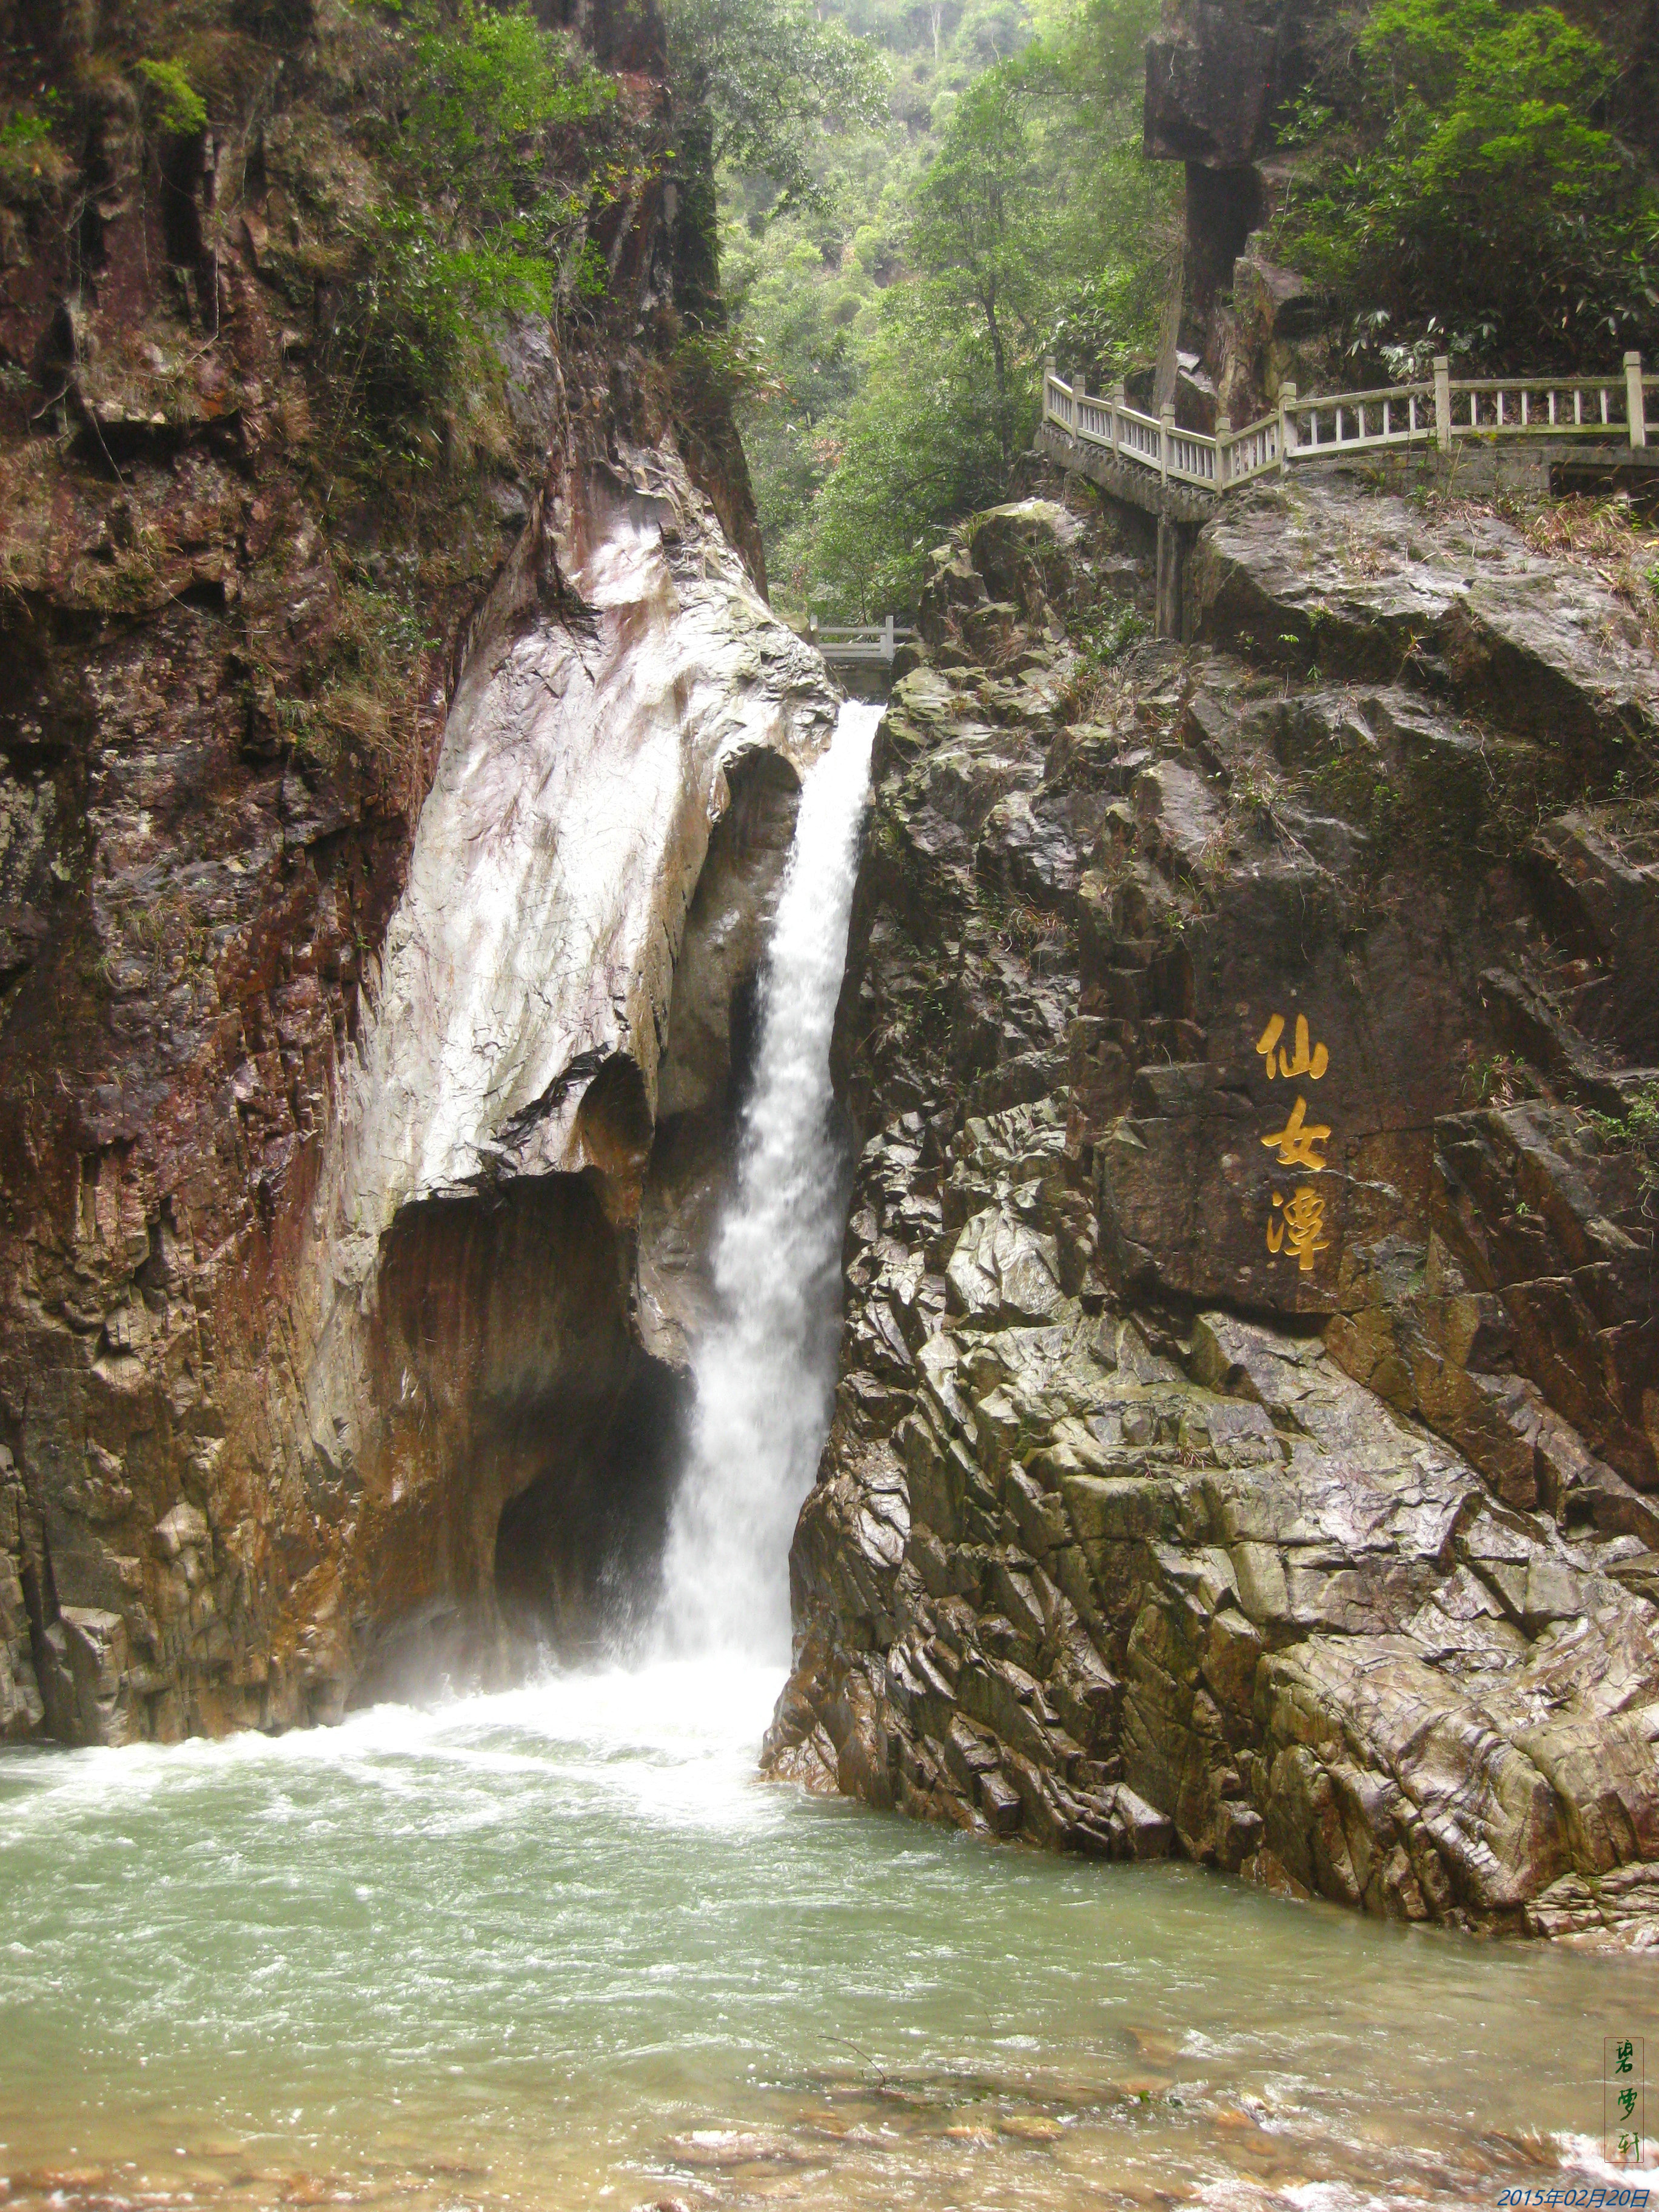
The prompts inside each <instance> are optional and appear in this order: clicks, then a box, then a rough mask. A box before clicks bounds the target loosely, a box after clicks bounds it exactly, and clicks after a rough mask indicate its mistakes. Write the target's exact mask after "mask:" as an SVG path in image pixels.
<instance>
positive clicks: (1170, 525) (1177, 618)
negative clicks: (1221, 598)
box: [1156, 514, 1188, 638]
mask: <svg viewBox="0 0 1659 2212" xmlns="http://www.w3.org/2000/svg"><path fill="white" fill-rule="evenodd" d="M1187 536H1188V533H1187V532H1186V530H1185V528H1184V527H1183V526H1182V524H1180V523H1179V522H1172V521H1171V520H1170V517H1169V516H1168V515H1167V514H1160V515H1159V516H1158V610H1157V619H1156V629H1157V632H1158V636H1159V637H1173V638H1179V637H1180V635H1181V631H1182V602H1183V597H1184V592H1183V586H1184V585H1185V582H1186V569H1187Z"/></svg>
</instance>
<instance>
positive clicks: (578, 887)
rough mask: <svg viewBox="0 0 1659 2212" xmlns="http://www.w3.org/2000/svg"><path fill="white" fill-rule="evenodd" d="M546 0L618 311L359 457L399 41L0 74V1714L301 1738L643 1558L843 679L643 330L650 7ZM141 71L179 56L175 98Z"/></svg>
mask: <svg viewBox="0 0 1659 2212" xmlns="http://www.w3.org/2000/svg"><path fill="white" fill-rule="evenodd" d="M576 12H577V15H579V17H580V24H581V27H582V28H583V31H584V34H585V35H586V37H587V39H588V41H589V44H590V46H591V48H592V52H594V54H595V55H596V56H597V57H598V58H599V60H600V61H601V63H603V64H605V65H606V66H609V67H611V68H612V69H613V70H616V71H617V73H618V74H617V82H616V84H615V88H614V89H615V93H616V98H615V100H614V101H607V102H605V103H603V105H602V112H601V114H600V118H599V125H602V126H603V128H604V130H605V131H608V132H610V133H611V134H612V136H611V139H610V140H609V141H608V142H607V143H610V144H611V146H612V148H613V150H615V151H616V152H617V154H618V155H619V156H621V155H626V157H627V159H628V161H629V162H630V163H634V164H635V167H637V171H638V174H639V179H640V181H639V182H638V184H637V185H636V187H635V189H632V190H630V191H629V192H628V193H626V194H623V195H620V196H617V197H615V198H614V199H611V198H607V197H605V196H600V197H601V199H602V200H603V202H604V204H596V205H595V206H594V209H593V210H592V216H593V224H594V228H593V234H592V239H591V240H590V245H591V246H592V248H593V249H594V250H596V251H597V252H599V254H600V255H601V256H602V257H603V259H604V263H605V269H606V271H607V280H608V292H607V296H606V299H605V302H604V303H603V305H600V304H598V303H591V304H590V307H588V308H586V309H585V310H584V313H583V314H582V315H581V316H580V317H579V318H576V319H574V321H572V320H567V321H566V323H565V324H564V325H563V326H562V330H561V331H560V332H559V333H558V337H557V342H556V341H555V335H554V333H553V331H551V330H550V328H549V327H548V326H547V325H539V326H538V325H536V324H535V323H533V322H531V321H525V322H523V323H520V325H517V326H515V327H514V328H513V330H512V331H510V332H507V333H504V334H502V336H501V342H500V349H499V359H498V360H497V361H496V362H493V363H492V362H480V363H479V364H478V368H477V375H476V377H475V376H474V375H473V374H471V371H469V373H468V376H467V379H466V383H467V384H468V386H473V385H476V386H477V387H478V388H477V389H468V390H465V391H461V390H459V389H458V390H454V391H451V392H449V393H448V394H447V401H448V403H453V404H446V406H445V408H444V410H443V412H442V415H441V419H426V417H425V416H422V415H421V413H420V409H419V406H418V404H416V403H415V402H413V401H411V403H410V405H411V410H412V411H411V414H410V418H409V419H407V420H405V419H404V418H402V417H401V416H400V417H399V418H398V421H397V422H395V423H394V424H392V425H391V426H390V427H389V426H388V422H387V421H386V418H385V407H384V405H382V407H381V409H380V412H379V413H376V412H375V410H374V409H373V408H369V409H368V410H365V409H364V407H363V404H362V401H363V392H362V387H361V386H359V384H358V382H357V370H358V368H361V366H362V363H361V360H360V359H359V358H358V352H359V349H358V348H357V346H356V343H355V341H354V343H353V344H352V345H351V346H349V347H347V346H345V345H344V344H343V340H342V338H341V327H342V325H341V316H342V313H343V306H342V303H343V301H346V300H347V298H348V295H349V293H350V287H351V285H352V283H355V282H356V278H357V277H358V276H361V275H362V271H363V266H364V264H363V258H362V257H363V254H364V252H365V251H366V250H367V248H366V245H365V241H366V240H372V239H373V238H374V236H376V235H377V234H378V233H377V231H376V225H375V222H374V212H375V210H383V209H384V207H385V206H386V191H387V179H386V176H384V175H382V174H380V173H378V172H377V170H376V168H375V166H374V158H372V156H373V150H374V149H373V148H372V146H369V145H368V138H367V137H365V136H364V135H363V134H362V133H360V132H357V131H354V129H353V127H352V126H353V125H354V123H355V122H356V121H357V120H358V119H360V117H359V110H360V108H361V105H362V83H363V81H364V79H363V72H364V71H365V70H374V69H376V68H378V67H380V64H382V63H384V62H385V60H386V49H387V46H388V42H391V43H392V44H395V43H396V40H397V37H398V35H399V34H398V33H396V28H395V25H394V24H393V23H392V20H391V19H390V18H386V19H385V20H382V19H381V18H380V17H376V18H374V20H373V21H371V20H370V18H369V16H368V15H366V14H365V12H364V11H363V10H362V9H356V8H351V7H336V6H333V5H329V6H325V7H321V8H319V9H312V8H310V7H308V6H307V7H300V8H295V9H276V10H265V11H264V12H263V14H262V15H261V17H260V22H259V26H258V33H259V35H258V39H257V40H256V39H255V38H253V37H252V35H251V34H250V31H249V25H248V23H247V22H245V21H244V20H243V18H244V16H245V14H246V11H245V10H240V9H229V8H224V9H220V8H218V7H211V8H210V9H208V10H207V11H206V14H204V13H203V11H201V10H199V9H198V10H196V11H194V13H191V14H190V15H189V20H188V21H186V20H185V15H183V14H180V13H179V12H178V11H168V10H165V9H163V10H161V11H150V13H149V14H147V15H146V16H145V18H144V21H143V23H142V24H141V23H139V22H137V19H136V18H135V19H132V20H131V21H129V19H128V18H127V17H126V16H123V15H118V13H112V11H109V10H104V11H101V12H100V11H99V10H96V9H93V10H85V9H81V10H70V13H69V14H68V15H65V16H64V18H63V20H62V21H61V22H54V23H47V22H46V19H45V17H44V16H40V11H38V10H36V11H33V14H30V13H28V11H26V14H25V18H24V19H23V20H22V21H21V22H20V25H19V34H18V35H19V43H18V45H17V47H16V51H15V52H13V51H11V50H10V49H8V52H7V53H6V54H5V55H3V56H0V76H3V77H4V78H5V82H6V84H7V85H8V86H9V88H11V89H13V90H14V91H18V90H20V89H25V88H26V89H27V94H28V95H29V96H30V97H31V98H33V97H34V96H36V95H37V94H39V92H40V88H41V87H42V86H43V85H46V86H49V87H52V88H53V93H52V100H51V101H48V102H46V103H44V104H43V107H44V110H45V111H46V112H50V113H52V115H54V116H56V117H58V120H59V123H60V124H61V126H62V127H61V128H58V127H56V126H55V127H54V131H53V132H52V134H50V136H49V140H43V141H42V142H41V144H40V149H39V160H38V161H37V162H36V163H35V165H34V168H33V182H31V181H30V180H29V176H28V171H27V164H26V165H25V166H24V167H23V168H21V169H20V168H19V167H18V165H17V164H16V163H14V164H12V166H11V167H9V168H8V169H7V171H6V174H5V177H4V179H0V186H3V190H0V199H4V201H5V204H3V205H0V272H3V276H4V283H3V285H0V368H3V370H4V374H3V376H0V577H3V581H4V586H5V588H4V591H3V592H0V662H3V665H4V669H5V673H6V678H7V681H6V683H5V684H4V685H3V686H0V1036H3V1041H4V1050H3V1053H0V1737H5V1738H14V1737H27V1736H33V1735H43V1734H44V1735H51V1736H53V1737H56V1738H58V1739H60V1740H64V1741H98V1742H116V1741H125V1740H127V1739H130V1738H136V1737H147V1736H154V1737H160V1738H164V1739H170V1738H173V1737H175V1736H177V1735H180V1734H181V1733H184V1732H186V1731H191V1730H207V1731H213V1732H216V1731H219V1730H222V1729H228V1728H232V1727H236V1726H247V1725H258V1726H261V1727H267V1728H274V1727H279V1726H285V1725H289V1724H291V1723H298V1722H303V1721H307V1720H310V1719H314V1718H319V1717H329V1716H331V1715H334V1714H337V1712H338V1711H340V1710H341V1708H342V1706H343V1703H344V1702H345V1700H346V1699H347V1698H348V1697H349V1695H351V1694H354V1693H356V1694H360V1695H362V1694H368V1693H369V1692H372V1691H373V1689H374V1687H375V1686H377V1685H380V1686H386V1685H390V1684H398V1683H407V1682H410V1681H411V1680H420V1681H423V1682H429V1681H430V1680H432V1678H433V1673H434V1670H435V1668H452V1669H453V1668H459V1667H461V1666H465V1667H467V1668H471V1669H473V1670H475V1671H476V1670H477V1668H480V1667H487V1666H489V1665H490V1664H493V1663H495V1658H496V1656H497V1655H498V1653H499V1651H500V1649H501V1639H502V1633H503V1630H504V1626H505V1624H506V1623H507V1620H509V1619H516V1620H520V1622H522V1623H526V1624H528V1625H529V1626H532V1627H533V1628H534V1629H535V1631H536V1632H538V1633H539V1634H544V1635H546V1634H551V1635H554V1636H557V1637H560V1638H563V1639H564V1640H566V1641H567V1642H569V1643H579V1642H580V1640H581V1639H582V1638H585V1637H586V1636H587V1635H590V1634H591V1633H592V1631H593V1628H594V1626H595V1624H596V1621H597V1620H598V1619H599V1615H600V1613H602V1612H603V1611H604V1610H605V1607H607V1606H610V1605H611V1604H612V1603H613V1602H623V1601H625V1597H626V1593H627V1590H628V1589H629V1586H630V1584H631V1583H632V1582H633V1580H634V1579H635V1577H636V1575H637V1573H638V1572H640V1571H644V1570H645V1568H646V1566H647V1565H648V1561H649V1559H650V1556H651V1553H652V1548H653V1535H652V1530H653V1521H659V1519H660V1516H661V1512H662V1510H663V1494H664V1490H665V1483H666V1480H667V1474H666V1469H667V1467H668V1464H669V1462H670V1459H671V1452H672V1449H673V1439H674V1435H675V1425H676V1422H677V1419H678V1408H679V1406H680V1402H681V1401H682V1399H683V1396H684V1385H683V1383H682V1381H681V1379H680V1378H681V1375H682V1372H683V1370H684V1360H685V1329H686V1326H687V1325H688V1323H690V1325H692V1326H695V1322H696V1313H697V1311H698V1310H699V1302H700V1299H701V1297H702V1284H701V1275H702V1255H703V1253H704V1251H705V1249H706V1238H705V1237H704V1234H703V1226H702V1225H703V1223H704V1221H705V1219H706V1216H707V1213H708V1208H709V1206H711V1205H712V1204H713V1202H714V1197H715V1195H716V1194H717V1192H718V1189H719V1187H720V1177H721V1176H722V1174H723V1173H724V1169H725V1164H726V1157H727V1152H728V1149H729V1147H728V1145H727V1138H728V1134H729V1123H730V1105H731V1097H732V1090H733V1085H734V1082H738V1083H740V1081H741V1078H742V1068H743V1054H744V1049H745V1046H744V1035H745V1031H744V1022H745V1018H746V1017H745V1014H744V1008H745V1006H747V1004H748V997H749V990H750V985H749V978H750V976H751V975H752V973H753V970H754V969H755V967H756V965H757V962H758V957H759V954H758V945H759V942H760V940H761V939H762V938H763V933H764V929H765V925H766V915H767V912H768V910H769V899H770V896H771V894H772V890H773V887H774V886H775V881H776V878H777V875H778V873H779V871H780V870H781V865H782V859H783V855H784V854H785V853H786V852H787V844H788V839H789V831H790V826H791V823H792V821H793V805H794V794H795V790H796V787H797V782H798V768H799V763H801V762H802V761H803V760H805V758H808V757H811V754H812V753H813V751H814V750H815V749H816V747H817V744H819V743H820V742H821V739H822V737H823V734H824V732H826V731H827V729H828V727H829V720H830V717H831V715H832V714H833V711H834V701H833V699H832V698H831V696H830V695H829V691H828V690H827V689H826V687H825V686H824V684H823V678H822V673H821V671H820V670H819V669H818V668H817V663H816V662H815V661H814V660H813V659H811V657H809V656H807V655H805V653H804V651H803V649H802V648H800V647H798V646H797V645H796V644H795V642H794V641H793V640H792V639H791V638H790V637H789V636H788V635H787V633H786V632H784V631H783V630H782V629H781V627H780V626H778V625H777V624H775V623H773V622H772V621H771V619H770V617H769V614H768V612H767V610H766V607H765V605H764V601H763V592H762V589H761V588H760V585H759V582H758V580H759V578H760V577H761V573H762V572H761V568H760V564H759V560H758V538H757V532H756V531H755V528H754V521H753V513H752V507H751V504H750V501H749V497H748V489H747V480H746V477H745V475H744V468H743V462H742V456H741V453H740V451H739V450H738V447H737V443H736V438H735V433H734V431H733V428H732V422H731V419H730V416H729V413H727V412H726V410H725V408H724V405H723V404H722V403H721V402H720V400H719V398H718V396H716V395H711V394H710V393H709V392H707V391H698V392H694V393H691V394H690V395H688V394H687V393H686V392H684V390H683V389H682V388H681V384H680V380H679V379H678V374H677V371H676V368H675V367H674V365H673V362H672V359H671V353H672V347H673V343H674V340H675V337H676V334H677V331H678V324H677V322H676V320H675V317H674V313H673V302H674V301H675V299H676V297H677V296H679V295H680V294H681V293H682V292H683V289H684V280H685V276H686V271H687V269H688V267H689V266H690V264H693V263H696V264H697V265H698V266H701V265H702V263H703V262H704V261H706V260H707V258H708V238H707V237H706V236H703V235H702V234H701V233H700V232H699V228H698V226H699V223H700V222H701V223H702V225H703V227H704V228H705V229H706V228H707V224H708V222H709V221H711V220H712V217H711V216H710V207H711V199H710V196H709V195H708V193H700V194H698V193H694V192H692V191H685V190H680V191H678V192H677V191H676V190H675V189H674V188H672V187H671V186H670V185H668V184H667V183H666V181H665V178H664V176H663V175H662V174H661V167H662V165H661V162H660V160H659V158H658V157H659V155H660V151H661V149H662V146H663V145H664V144H665V143H666V141H667V139H668V137H670V136H671V132H672V128H673V123H672V118H671V114H670V112H669V105H668V101H667V96H666V90H665V86H664V84H663V82H661V74H660V72H661V67H662V47H661V29H662V26H661V20H660V17H659V15H658V14H657V12H656V11H655V9H652V8H648V7H647V8H646V9H629V10H626V11H617V10H613V9H611V8H610V7H608V6H607V5H606V4H605V0H597V4H595V5H593V6H592V7H588V6H584V7H583V8H581V9H580V10H578V11H576ZM624 15H625V16H626V21H624V20H623V16H624ZM37 16H40V20H39V21H36V20H35V18H36V17H37ZM210 19H211V21H210ZM250 21H251V19H250ZM204 40H205V45H204V44H203V41H204ZM31 41H32V42H33V43H32V44H31V43H30V42H31ZM186 47H187V49H188V50H187V51H186V50H185V49H186ZM175 48H176V49H177V51H176V53H175ZM139 52H142V53H143V55H145V56H148V57H149V58H152V59H156V60H161V59H164V58H167V57H169V56H170V55H171V56H173V57H174V58H178V59H179V63H180V66H181V67H182V66H183V65H184V64H185V63H188V64H189V73H190V74H191V76H195V75H196V74H197V62H198V58H199V57H200V56H201V55H204V54H208V53H211V54H212V55H213V56H215V57H216V60H215V62H214V64H213V65H212V66H211V68H210V69H209V70H208V72H207V74H206V75H205V76H202V77H201V83H202V88H203V98H204V101H205V103H206V104H207V106H208V107H209V110H210V114H209V120H208V122H207V123H206V125H204V127H202V128H200V129H196V128H191V129H188V130H182V131H179V132H174V131H171V130H169V131H166V132H161V131H157V130H155V129H154V128H150V127H149V126H148V125H146V124H145V123H144V121H143V117H142V116H141V113H140V105H141V103H140V101H139V96H138V92H137V85H138V83H139V81H140V79H141V77H142V71H139V72H137V74H136V75H135V67H136V60H135V58H136V55H137V53H139ZM377 57H378V60H377ZM54 103H55V104H54ZM71 118H73V128H71ZM599 125H596V127H599ZM366 147H368V151H365V148H366ZM71 149H74V150H73V151H71ZM568 150H569V151H570V152H571V153H572V155H573V158H574V156H576V155H582V154H585V153H591V152H592V151H593V150H594V149H592V148H591V147H589V148H586V149H583V148H581V147H578V146H574V145H573V146H572V147H571V148H570V149H568ZM635 156H637V157H638V159H637V162H636V163H635ZM583 173H586V172H585V171H584V172H583ZM630 173H632V171H631V170H630ZM690 181H691V182H694V183H695V182H696V181H697V180H696V179H691V180H690ZM20 191H21V194H22V197H21V199H20V198H18V197H17V195H18V193H19V192H20ZM694 203H695V204H694ZM343 353H344V354H349V355H350V356H351V358H350V359H343ZM380 397H381V400H382V402H384V401H385V399H386V395H385V394H384V393H382V394H381V395H380ZM433 411H434V410H428V413H431V412H433ZM360 417H362V421H361V422H360V419H359V418H360ZM370 427H373V428H374V432H375V435H377V436H378V437H380V438H381V439H382V440H384V441H386V442H385V443H383V444H382V445H380V447H377V448H376V449H375V450H376V451H377V452H379V453H384V454H385V455H386V464H385V466H384V467H383V468H382V467H380V466H376V467H374V468H370V467H369V466H368V465H367V463H366V462H365V459H364V447H363V444H362V441H360V440H358V439H357V437H356V433H357V431H358V429H359V428H363V429H368V428H370ZM411 456H412V458H411ZM734 545H736V546H738V547H739V548H747V549H748V551H749V562H750V565H749V566H748V568H747V569H745V566H744V562H743V561H741V560H740V559H739V558H738V556H736V555H735V554H734V552H733V550H732V548H733V546H734ZM429 784H433V785H434V789H433V791H432V793H431V797H430V799H429V801H428V805H427V807H426V810H425V811H424V813H422V800H423V799H426V798H427V793H428V785H429ZM417 816H418V817H420V829H419V833H418V835H416V817H417ZM641 1221H642V1222H643V1225H644V1226H643V1229H642V1231H641V1230H639V1229H638V1228H637V1225H639V1224H640V1223H641ZM613 1476H614V1480H613Z"/></svg>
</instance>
